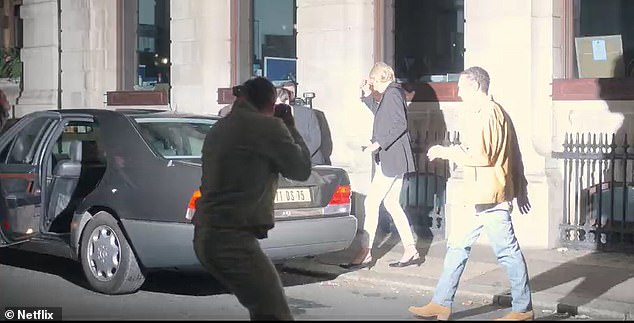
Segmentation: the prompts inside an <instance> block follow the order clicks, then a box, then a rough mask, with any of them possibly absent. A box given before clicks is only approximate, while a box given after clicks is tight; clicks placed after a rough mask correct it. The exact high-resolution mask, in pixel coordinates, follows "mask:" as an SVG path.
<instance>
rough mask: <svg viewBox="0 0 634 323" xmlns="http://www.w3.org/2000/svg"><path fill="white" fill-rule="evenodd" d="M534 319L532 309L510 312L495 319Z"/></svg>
mask: <svg viewBox="0 0 634 323" xmlns="http://www.w3.org/2000/svg"><path fill="white" fill-rule="evenodd" d="M534 319H535V314H534V313H533V311H528V312H511V313H508V314H506V315H505V316H504V317H502V318H499V319H497V320H496V321H532V320H534Z"/></svg>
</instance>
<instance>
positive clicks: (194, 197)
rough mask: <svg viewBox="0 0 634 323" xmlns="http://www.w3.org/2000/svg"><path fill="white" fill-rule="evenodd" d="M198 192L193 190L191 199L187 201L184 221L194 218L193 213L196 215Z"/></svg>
mask: <svg viewBox="0 0 634 323" xmlns="http://www.w3.org/2000/svg"><path fill="white" fill-rule="evenodd" d="M200 196H201V194H200V190H195V191H194V194H192V197H191V198H190V199H189V204H188V205H187V213H185V219H187V220H191V219H192V218H193V217H194V213H196V201H198V199H199V198H200Z"/></svg>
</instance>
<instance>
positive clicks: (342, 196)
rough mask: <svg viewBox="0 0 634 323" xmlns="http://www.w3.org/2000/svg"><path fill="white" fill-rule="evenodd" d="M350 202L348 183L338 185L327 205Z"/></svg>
mask: <svg viewBox="0 0 634 323" xmlns="http://www.w3.org/2000/svg"><path fill="white" fill-rule="evenodd" d="M341 204H350V185H339V186H337V189H336V190H335V193H333V194H332V198H331V199H330V202H328V205H341Z"/></svg>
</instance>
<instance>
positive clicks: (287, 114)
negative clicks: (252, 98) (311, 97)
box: [273, 103, 295, 127]
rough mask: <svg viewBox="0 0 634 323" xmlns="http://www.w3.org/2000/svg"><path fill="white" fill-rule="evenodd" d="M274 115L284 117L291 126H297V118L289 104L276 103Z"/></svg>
mask: <svg viewBox="0 0 634 323" xmlns="http://www.w3.org/2000/svg"><path fill="white" fill-rule="evenodd" d="M273 115H274V116H276V117H278V118H280V119H282V121H284V123H285V124H286V125H287V126H289V127H294V126H295V118H294V117H293V112H292V108H291V106H290V105H288V104H284V103H280V104H276V105H275V112H274V114H273Z"/></svg>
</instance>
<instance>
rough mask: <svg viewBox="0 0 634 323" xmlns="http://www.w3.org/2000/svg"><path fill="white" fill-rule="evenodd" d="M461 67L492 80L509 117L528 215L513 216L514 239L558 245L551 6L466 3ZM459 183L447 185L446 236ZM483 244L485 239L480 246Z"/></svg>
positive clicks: (455, 216) (458, 211)
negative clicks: (476, 70)
mask: <svg viewBox="0 0 634 323" xmlns="http://www.w3.org/2000/svg"><path fill="white" fill-rule="evenodd" d="M465 19H466V23H465V48H466V52H465V67H470V66H475V65H477V66H481V67H483V68H485V69H486V70H487V71H488V72H489V74H490V77H491V87H490V91H489V92H490V94H492V95H493V97H494V98H495V100H496V101H497V102H498V103H500V104H501V105H502V106H503V107H504V108H505V109H506V111H507V112H508V113H509V115H510V116H511V118H512V120H513V122H514V125H515V128H516V131H517V135H518V139H519V142H520V146H521V151H522V157H523V160H524V167H525V173H526V176H527V178H528V180H529V188H528V190H529V198H530V200H531V204H532V206H533V208H532V210H531V212H530V213H529V214H528V215H526V216H523V215H520V213H519V211H518V210H515V211H514V213H513V214H514V216H513V221H514V225H515V228H516V233H517V236H518V239H519V240H520V242H521V244H522V246H526V247H553V246H554V245H555V244H556V243H557V230H558V228H557V226H558V222H557V219H559V217H558V214H557V213H556V212H555V213H551V210H550V206H551V205H553V204H554V203H556V193H557V190H559V189H560V187H559V186H558V185H557V184H556V182H555V180H556V178H557V176H556V175H555V174H553V175H551V174H549V173H548V172H547V171H546V170H547V168H548V167H549V165H550V161H551V158H550V152H551V149H552V148H551V139H550V138H551V137H552V124H553V123H552V118H553V114H552V111H551V107H552V100H551V98H550V93H551V89H550V83H551V81H552V75H553V68H552V67H553V62H552V45H553V40H552V35H553V23H552V22H553V3H552V1H504V0H492V1H487V2H486V3H484V2H483V3H481V2H477V1H476V2H466V3H465ZM460 189H461V180H460V179H459V178H452V180H450V182H449V183H448V189H447V190H448V204H449V205H448V210H447V213H448V227H447V229H448V231H449V232H451V230H452V227H454V226H456V225H460V220H459V219H460V217H462V216H468V214H463V213H464V212H465V210H463V209H462V208H461V207H460V206H461V204H462V203H461V202H462V198H463V196H462V193H461V191H460ZM485 241H487V239H486V237H483V239H480V242H485Z"/></svg>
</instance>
